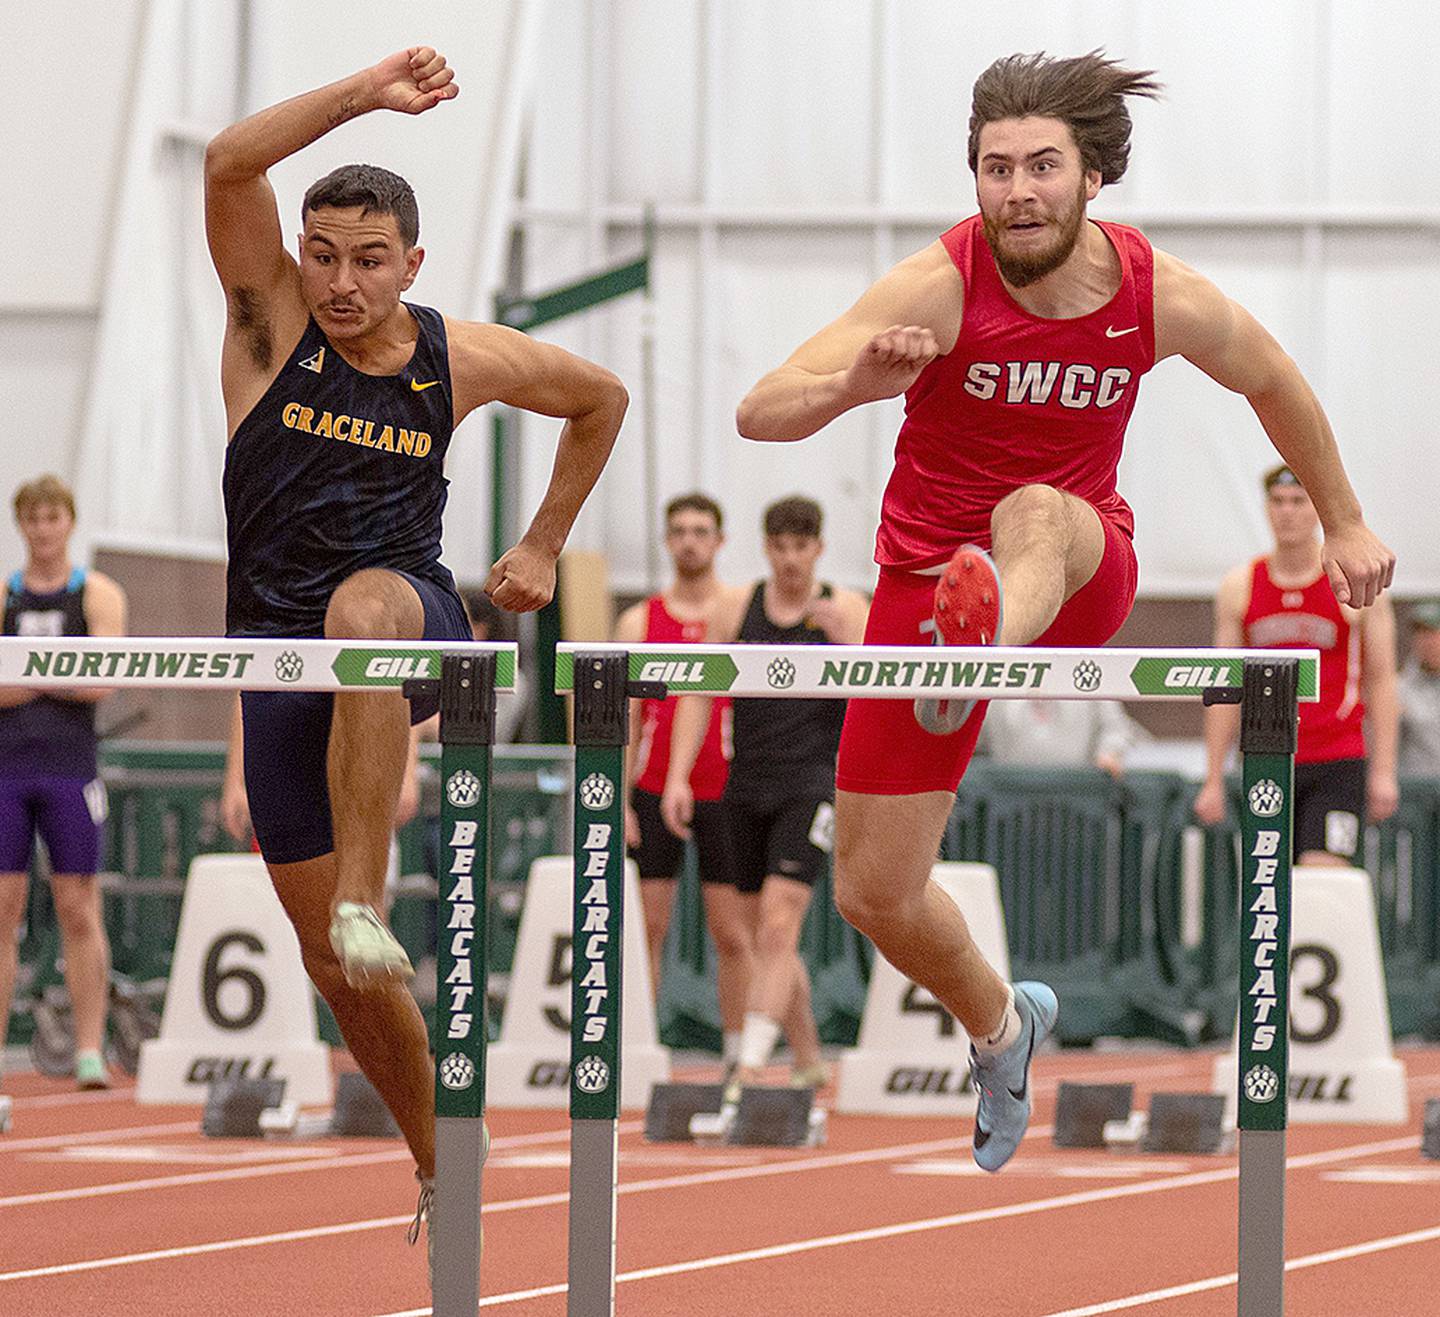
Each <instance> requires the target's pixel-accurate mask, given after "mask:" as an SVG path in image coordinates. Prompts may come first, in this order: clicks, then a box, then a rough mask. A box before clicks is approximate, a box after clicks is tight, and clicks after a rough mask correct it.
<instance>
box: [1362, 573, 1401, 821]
mask: <svg viewBox="0 0 1440 1317" xmlns="http://www.w3.org/2000/svg"><path fill="white" fill-rule="evenodd" d="M1360 626H1361V632H1360V674H1361V681H1362V683H1363V685H1364V691H1365V715H1366V721H1367V722H1368V723H1369V744H1368V746H1367V750H1368V758H1369V763H1368V765H1367V771H1366V776H1365V787H1366V790H1365V794H1366V796H1367V797H1368V803H1369V808H1370V817H1371V819H1372V820H1373V821H1375V822H1379V821H1380V820H1381V819H1387V818H1389V817H1390V815H1391V814H1393V813H1394V812H1395V809H1396V807H1397V806H1398V805H1399V803H1400V786H1399V782H1398V780H1397V778H1396V764H1397V761H1398V756H1399V748H1400V696H1399V691H1398V689H1397V683H1396V678H1395V610H1394V609H1393V608H1392V607H1391V605H1390V601H1389V600H1388V599H1383V598H1382V599H1379V600H1377V601H1376V603H1375V607H1374V608H1371V609H1368V610H1367V611H1365V612H1364V613H1361V614H1360Z"/></svg>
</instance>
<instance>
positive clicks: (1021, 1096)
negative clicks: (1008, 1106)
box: [1006, 1023, 1035, 1102]
mask: <svg viewBox="0 0 1440 1317" xmlns="http://www.w3.org/2000/svg"><path fill="white" fill-rule="evenodd" d="M1034 1055H1035V1026H1034V1024H1033V1023H1032V1024H1031V1026H1030V1046H1029V1047H1027V1048H1026V1049H1025V1082H1024V1083H1023V1084H1021V1085H1020V1091H1019V1092H1018V1093H1017V1092H1016V1091H1015V1090H1014V1089H1013V1088H1011V1087H1010V1086H1009V1085H1008V1084H1007V1085H1006V1092H1008V1093H1009V1094H1010V1096H1011V1097H1012V1098H1014V1099H1015V1101H1016V1102H1024V1101H1025V1094H1026V1093H1028V1092H1029V1091H1030V1058H1031V1057H1032V1056H1034Z"/></svg>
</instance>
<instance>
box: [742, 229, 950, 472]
mask: <svg viewBox="0 0 1440 1317" xmlns="http://www.w3.org/2000/svg"><path fill="white" fill-rule="evenodd" d="M963 303H964V284H963V282H962V280H961V278H960V274H959V272H958V271H957V270H956V269H955V266H954V263H953V262H952V261H951V260H950V257H949V254H948V253H947V252H946V251H945V248H944V247H943V246H942V245H941V244H940V243H939V242H933V243H931V244H930V245H929V246H928V247H926V248H925V249H924V250H923V251H920V252H917V253H916V254H915V255H913V256H910V257H907V258H906V259H905V260H903V261H901V262H900V264H899V265H897V266H896V267H895V268H894V269H893V270H891V271H890V272H889V273H888V274H886V275H885V276H884V277H883V278H881V279H880V280H878V281H877V282H876V283H874V284H872V285H871V287H870V288H869V289H868V290H867V291H866V292H865V294H864V295H863V296H862V297H861V298H860V300H859V301H858V302H856V303H855V305H854V306H852V307H851V308H850V309H849V310H848V311H847V312H845V314H844V315H843V316H841V317H840V318H839V319H838V320H836V321H834V322H833V323H831V324H829V325H827V326H826V327H825V328H824V329H822V330H821V331H820V332H819V333H818V334H816V335H815V336H814V337H813V338H811V339H808V340H807V341H806V342H804V343H802V344H801V345H800V347H798V348H797V349H796V350H795V351H794V353H792V354H791V356H790V358H789V359H788V360H787V361H786V362H785V363H784V365H782V366H780V367H778V368H777V369H775V370H772V371H771V372H770V373H769V374H768V375H766V376H765V377H764V378H763V379H761V380H760V381H759V383H757V384H756V385H755V387H754V388H752V389H751V390H750V392H749V393H748V394H746V396H745V398H744V400H743V401H742V402H741V404H740V406H739V409H738V410H737V411H736V414H735V423H736V425H737V427H738V428H739V430H740V433H741V434H742V435H743V436H744V437H745V438H746V439H758V440H764V441H770V442H780V443H784V442H789V441H792V440H795V439H804V438H806V437H807V436H809V435H812V434H814V433H815V431H816V430H819V429H820V428H821V427H822V426H825V425H828V424H829V423H830V422H831V421H833V420H834V419H835V418H836V417H837V416H839V415H841V413H843V412H847V411H849V410H850V409H851V408H852V407H858V406H859V405H860V404H861V403H866V402H872V401H875V400H876V399H879V398H894V397H896V396H898V395H899V394H901V393H903V392H904V391H905V390H906V389H908V388H909V387H910V385H911V384H913V383H914V382H915V379H916V377H917V376H918V375H919V374H920V372H921V371H922V370H923V369H924V368H925V367H926V366H927V365H929V363H930V362H931V361H932V360H934V358H935V357H936V356H938V355H940V354H941V353H944V352H949V351H950V349H951V348H953V347H954V346H955V339H956V337H957V336H958V334H959V332H960V318H961V312H962V309H963Z"/></svg>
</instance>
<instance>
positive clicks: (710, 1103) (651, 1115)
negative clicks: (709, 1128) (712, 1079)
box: [645, 1084, 725, 1143]
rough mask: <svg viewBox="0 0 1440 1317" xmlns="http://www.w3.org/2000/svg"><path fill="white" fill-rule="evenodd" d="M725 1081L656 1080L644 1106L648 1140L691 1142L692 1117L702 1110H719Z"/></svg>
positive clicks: (715, 1111) (656, 1141) (714, 1112)
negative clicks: (647, 1103) (677, 1081)
mask: <svg viewBox="0 0 1440 1317" xmlns="http://www.w3.org/2000/svg"><path fill="white" fill-rule="evenodd" d="M724 1093H725V1086H724V1085H723V1084H655V1085H653V1086H652V1087H651V1089H650V1104H649V1105H648V1106H647V1107H646V1108H645V1142H646V1143H691V1142H693V1141H694V1138H695V1136H694V1134H692V1133H691V1131H690V1122H691V1120H692V1119H693V1118H694V1117H695V1116H697V1115H700V1114H701V1113H710V1114H713V1115H719V1114H720V1103H721V1099H722V1097H723V1095H724Z"/></svg>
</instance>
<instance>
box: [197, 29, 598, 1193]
mask: <svg viewBox="0 0 1440 1317" xmlns="http://www.w3.org/2000/svg"><path fill="white" fill-rule="evenodd" d="M458 93H459V87H458V85H457V84H456V83H455V81H454V74H453V72H452V71H451V70H450V69H449V68H448V67H447V66H446V63H445V59H444V57H443V56H442V55H439V54H437V53H436V52H435V51H434V50H433V49H431V48H429V47H419V46H417V47H412V48H411V49H408V50H402V51H400V52H398V53H397V54H394V55H391V56H390V57H389V58H387V59H384V60H382V61H381V62H380V63H379V64H377V65H375V66H374V67H373V68H369V69H364V70H362V71H361V72H359V73H356V74H354V75H353V76H351V77H348V78H344V79H342V80H341V81H339V82H336V83H332V84H331V85H330V86H328V87H322V88H320V89H318V90H316V91H312V92H308V93H306V94H305V95H302V96H297V97H295V98H294V99H292V100H288V101H285V102H284V103H283V104H280V105H276V106H272V107H271V108H270V109H267V110H263V111H261V112H260V113H259V114H256V115H254V116H252V117H251V118H249V119H246V120H243V121H242V122H240V123H238V124H235V125H234V126H232V127H230V128H227V129H226V130H225V131H224V132H222V133H221V134H220V135H219V136H218V137H216V138H215V139H214V141H212V142H211V143H210V145H209V148H208V149H207V151H206V153H205V222H206V233H207V237H208V239H209V243H210V253H211V257H212V259H213V261H214V264H215V269H216V272H217V273H218V274H219V276H220V282H221V284H222V285H223V286H224V289H225V296H226V302H227V309H228V316H227V320H226V327H225V343H224V350H223V352H222V355H221V387H222V391H223V393H224V398H225V409H226V416H227V419H228V424H229V434H230V438H231V444H232V448H231V451H230V453H229V455H228V459H227V462H226V472H225V498H226V514H227V518H228V521H229V534H230V540H231V549H232V552H233V553H234V555H235V559H236V560H235V561H234V562H233V563H232V569H233V570H232V575H231V579H230V588H229V604H228V607H229V613H230V622H229V624H230V627H231V628H232V630H235V631H237V632H240V633H242V634H249V635H254V634H277V633H280V634H295V633H297V632H299V633H302V634H317V633H320V632H323V634H325V635H327V636H343V637H365V638H376V639H414V638H420V637H422V636H429V637H434V638H454V639H469V637H470V631H469V627H468V625H467V623H466V620H465V616H464V611H463V609H462V608H461V607H460V605H459V601H458V598H457V597H456V596H455V593H454V587H453V583H452V582H451V580H450V576H449V573H448V572H447V571H445V569H444V568H443V567H442V566H441V565H440V562H439V552H438V546H439V542H440V514H441V510H442V508H443V506H444V498H445V480H444V475H443V472H442V470H441V465H440V458H441V455H442V454H443V451H444V446H445V444H446V443H447V442H448V440H449V437H450V432H451V430H452V429H453V428H454V427H455V426H456V425H458V424H459V423H460V422H461V421H462V420H463V419H464V418H465V417H466V416H467V415H469V414H470V412H472V411H473V410H474V409H475V408H477V407H479V406H481V405H483V404H484V403H487V402H491V401H496V400H498V401H502V402H505V403H507V404H509V405H511V406H515V407H521V408H525V409H527V410H530V411H535V412H539V413H542V414H543V415H546V416H554V417H560V418H564V421H565V425H564V428H563V429H562V431H561V434H560V439H559V445H558V451H557V454H556V461H555V467H554V473H553V475H552V477H551V480H550V486H549V488H548V489H547V491H546V493H545V497H544V499H543V500H542V501H541V504H540V508H539V510H538V511H537V513H536V514H535V518H534V520H533V521H532V523H531V525H530V528H529V529H528V530H527V531H526V533H525V535H524V536H523V537H522V539H521V540H520V542H519V543H518V544H517V545H515V547H514V548H512V549H511V550H510V551H509V552H507V553H506V554H505V555H504V556H503V557H502V558H501V559H500V561H499V562H497V563H496V564H495V566H494V568H493V569H492V570H491V573H490V576H489V579H488V580H487V581H486V584H485V589H486V592H487V593H488V594H489V595H490V596H491V598H493V599H494V601H495V603H496V604H497V605H499V606H500V607H501V608H507V609H511V610H513V611H516V612H524V611H529V610H532V609H536V608H539V607H541V606H542V605H543V604H545V603H546V602H547V601H548V600H549V599H550V597H551V595H552V594H553V592H554V588H555V561H556V558H557V557H558V556H559V554H560V550H561V548H562V547H563V546H564V543H565V539H566V536H567V535H568V534H569V532H570V527H571V525H572V524H573V523H574V520H575V517H576V515H577V513H578V512H579V511H580V507H581V504H582V503H584V501H585V498H586V496H587V495H588V494H589V492H590V490H591V488H592V487H593V486H594V484H595V481H596V480H597V479H598V478H599V475H600V472H601V470H602V469H603V467H604V465H605V461H606V459H607V458H608V456H609V454H610V449H611V447H612V446H613V444H614V441H615V435H616V433H617V431H618V430H619V428H620V421H621V418H622V417H623V416H624V413H625V406H626V401H627V399H626V395H625V390H624V388H623V386H622V385H621V384H620V382H619V380H617V379H616V378H615V377H614V376H613V375H612V374H611V373H610V372H609V371H607V370H604V369H603V368H601V367H599V366H596V365H593V364H591V363H590V362H587V361H583V360H581V359H580V358H578V357H575V356H572V355H571V354H570V353H568V352H564V351H562V350H561V349H559V348H556V347H551V346H549V345H547V344H543V343H538V342H535V341H533V340H531V339H529V338H527V337H525V336H524V335H523V334H519V333H516V332H515V331H513V330H510V329H505V328H502V327H501V326H498V325H481V324H469V323H466V322H464V321H458V320H451V319H448V318H446V317H444V316H442V315H441V314H440V313H439V312H435V311H430V310H428V309H427V308H423V307H409V306H406V305H404V304H402V303H401V301H400V296H401V294H402V293H403V292H404V291H405V290H406V289H408V288H409V287H410V286H411V284H413V283H414V281H415V278H416V275H417V274H419V272H420V266H421V263H422V261H423V260H424V256H425V253H424V251H423V250H422V249H421V248H420V247H419V246H418V245H417V243H418V240H419V211H418V208H417V206H416V203H415V197H414V194H413V193H412V192H411V190H410V187H409V184H407V183H406V182H405V181H404V179H402V178H400V177H399V176H398V175H395V174H392V173H390V172H389V171H387V170H383V169H377V168H374V167H372V166H365V165H350V166H346V167H344V168H342V169H339V170H336V171H335V172H334V173H332V174H330V175H328V176H327V177H325V178H324V179H321V180H320V181H319V182H318V183H316V184H315V185H314V186H312V187H311V188H310V190H309V191H308V192H307V193H306V196H305V201H304V203H303V205H302V206H301V219H302V223H303V225H304V232H303V233H302V234H301V237H300V244H299V259H298V261H297V260H296V258H295V257H293V256H291V255H290V254H289V253H288V252H287V251H286V249H285V241H284V236H283V230H282V227H281V222H280V216H279V212H278V210H277V209H276V202H275V194H274V192H273V190H272V189H271V186H270V183H269V181H268V180H267V178H266V176H265V175H266V171H267V170H268V169H269V168H270V167H271V166H272V165H274V164H276V163H277V162H278V161H280V160H283V159H285V157H287V156H289V155H292V154H294V153H295V152H296V151H298V150H300V149H301V148H303V147H305V146H307V145H309V144H310V143H311V142H313V141H315V140H316V139H317V138H319V137H321V136H323V135H324V134H325V133H327V132H329V131H330V130H331V129H332V128H335V127H336V126H338V125H339V124H341V123H344V122H345V121H346V120H349V119H353V118H355V117H356V116H358V115H361V114H365V113H368V112H369V111H371V110H380V109H388V110H397V111H401V112H404V113H407V114H423V113H424V112H426V111H428V110H431V109H433V108H434V107H435V106H437V105H439V104H440V103H441V102H442V101H447V100H450V99H452V98H453V97H455V96H456V95H458ZM421 712H422V713H423V711H421ZM245 719H246V728H245V734H246V741H245V761H246V764H245V767H246V778H247V784H248V786H249V795H250V812H251V818H252V821H253V823H254V827H255V833H256V836H257V837H258V838H259V840H260V845H261V849H262V851H264V852H265V857H266V861H267V863H268V865H269V868H270V873H271V876H272V878H273V880H274V882H275V885H276V889H277V891H278V892H279V894H280V897H281V900H282V901H283V902H284V904H285V908H286V910H287V912H288V913H289V915H290V918H291V920H292V921H293V922H294V924H295V929H296V932H297V934H298V935H299V939H300V945H301V948H302V950H303V952H304V957H305V965H306V968H307V969H308V970H309V972H310V975H311V977H312V978H313V979H314V980H315V984H316V986H317V987H318V988H319V989H320V991H321V993H322V994H324V997H325V999H326V1001H327V1002H329V1004H330V1006H331V1008H332V1009H333V1010H334V1012H335V1016H336V1019H337V1020H338V1021H339V1023H340V1027H341V1030H342V1031H343V1033H344V1035H345V1039H346V1042H347V1043H348V1044H349V1045H350V1050H351V1052H352V1053H353V1054H354V1056H355V1059H356V1060H357V1061H358V1062H359V1064H360V1066H361V1068H362V1069H363V1070H364V1071H365V1073H366V1074H367V1075H368V1076H369V1077H370V1079H371V1081H372V1082H373V1083H374V1084H375V1086H376V1087H377V1088H378V1089H379V1090H380V1093H381V1094H382V1096H383V1097H384V1098H385V1101H386V1104H387V1105H388V1106H389V1107H390V1110H391V1111H392V1112H393V1113H394V1115H395V1119H396V1120H397V1121H398V1123H399V1125H400V1128H401V1129H402V1130H403V1131H404V1134H405V1137H406V1140H407V1141H408V1143H409V1145H410V1149H411V1151H412V1152H413V1153H414V1154H415V1159H416V1162H417V1163H418V1165H419V1170H420V1174H421V1176H422V1177H423V1178H426V1179H428V1177H430V1176H432V1175H433V1174H434V1169H435V1167H434V1161H435V1157H434V1128H435V1122H434V1112H433V1108H432V1102H431V1097H430V1090H431V1087H432V1084H433V1073H432V1070H431V1066H430V1060H429V1054H428V1041H427V1039H426V1036H425V1026H424V1022H423V1021H422V1019H421V1017H420V1013H419V1011H418V1009H417V1008H416V1006H415V1003H414V1000H413V999H412V998H411V996H410V994H409V992H408V991H406V989H405V987H404V984H403V979H404V978H405V977H407V976H408V975H409V973H410V966H409V962H408V961H407V960H406V959H405V955H404V952H403V951H402V950H401V949H400V946H399V944H398V943H397V942H396V941H395V939H394V937H393V936H392V935H391V934H390V931H389V929H388V928H386V927H385V925H384V922H383V920H382V918H381V916H380V915H379V913H377V912H378V911H379V910H380V908H381V903H382V897H383V885H384V876H385V866H386V859H387V854H388V849H389V833H390V821H391V819H392V817H393V816H394V812H395V802H396V797H397V795H398V793H399V789H400V782H401V778H402V775H403V773H404V768H405V762H406V755H407V751H408V742H409V735H408V732H409V727H408V724H409V720H410V711H409V710H407V708H406V705H405V701H404V699H403V698H402V697H401V696H400V695H399V694H398V693H395V692H384V693H366V694H358V693H356V694H352V693H346V694H344V695H341V696H339V697H338V698H336V699H334V700H333V702H332V701H331V700H329V699H322V700H320V701H314V700H306V699H305V697H303V696H299V695H293V694H290V695H281V696H278V697H276V698H275V699H274V700H270V701H252V700H250V699H247V700H246V701H245ZM425 1201H426V1200H425V1199H424V1198H423V1197H422V1206H423V1205H424V1203H425Z"/></svg>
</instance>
